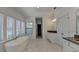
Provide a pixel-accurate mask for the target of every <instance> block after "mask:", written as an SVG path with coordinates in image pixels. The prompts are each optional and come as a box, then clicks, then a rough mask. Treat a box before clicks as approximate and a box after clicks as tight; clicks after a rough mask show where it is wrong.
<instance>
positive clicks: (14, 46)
mask: <svg viewBox="0 0 79 59" xmlns="http://www.w3.org/2000/svg"><path fill="white" fill-rule="evenodd" d="M28 43H29V37H28V36H23V37H19V38H17V39H16V40H13V41H10V42H7V43H5V49H6V51H7V52H23V51H24V48H25V47H26V46H27V44H28Z"/></svg>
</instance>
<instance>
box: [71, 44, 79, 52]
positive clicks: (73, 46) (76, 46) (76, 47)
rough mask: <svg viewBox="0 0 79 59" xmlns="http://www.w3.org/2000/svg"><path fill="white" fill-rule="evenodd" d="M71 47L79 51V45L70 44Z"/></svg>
mask: <svg viewBox="0 0 79 59" xmlns="http://www.w3.org/2000/svg"><path fill="white" fill-rule="evenodd" d="M70 47H72V48H73V49H75V50H76V51H79V45H77V44H75V43H70Z"/></svg>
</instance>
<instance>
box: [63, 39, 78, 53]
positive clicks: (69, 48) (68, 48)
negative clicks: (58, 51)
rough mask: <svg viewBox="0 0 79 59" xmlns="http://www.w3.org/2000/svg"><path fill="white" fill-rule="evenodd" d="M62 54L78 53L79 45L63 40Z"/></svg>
mask: <svg viewBox="0 0 79 59" xmlns="http://www.w3.org/2000/svg"><path fill="white" fill-rule="evenodd" d="M63 43H64V44H63V49H64V50H63V51H64V52H79V45H77V44H75V43H72V42H70V41H67V40H65V39H63Z"/></svg>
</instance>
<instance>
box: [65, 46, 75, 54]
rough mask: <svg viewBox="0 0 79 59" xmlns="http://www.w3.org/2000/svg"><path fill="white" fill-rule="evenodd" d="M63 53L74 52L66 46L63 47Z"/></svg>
mask: <svg viewBox="0 0 79 59" xmlns="http://www.w3.org/2000/svg"><path fill="white" fill-rule="evenodd" d="M64 52H74V49H73V48H71V47H69V46H67V45H65V46H64Z"/></svg>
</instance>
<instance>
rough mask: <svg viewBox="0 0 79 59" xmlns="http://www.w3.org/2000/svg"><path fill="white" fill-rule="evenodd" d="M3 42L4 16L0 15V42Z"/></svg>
mask: <svg viewBox="0 0 79 59" xmlns="http://www.w3.org/2000/svg"><path fill="white" fill-rule="evenodd" d="M2 40H3V16H2V15H0V41H2Z"/></svg>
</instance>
